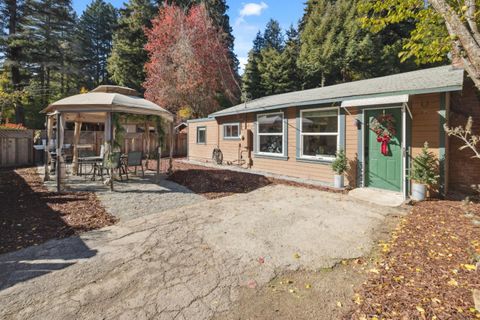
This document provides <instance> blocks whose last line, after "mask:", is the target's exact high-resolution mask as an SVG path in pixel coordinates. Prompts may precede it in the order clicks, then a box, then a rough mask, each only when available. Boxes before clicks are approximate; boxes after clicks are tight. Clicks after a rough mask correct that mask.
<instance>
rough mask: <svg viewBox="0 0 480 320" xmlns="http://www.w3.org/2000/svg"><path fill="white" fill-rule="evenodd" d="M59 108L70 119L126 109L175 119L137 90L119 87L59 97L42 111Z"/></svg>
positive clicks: (97, 116)
mask: <svg viewBox="0 0 480 320" xmlns="http://www.w3.org/2000/svg"><path fill="white" fill-rule="evenodd" d="M55 111H58V112H61V113H64V114H66V118H67V120H72V119H74V118H77V117H80V118H83V120H85V121H91V122H97V121H102V120H103V119H104V117H105V112H122V113H130V114H138V115H154V116H160V117H162V118H164V119H165V120H167V121H170V122H171V121H173V115H172V114H171V113H170V112H169V111H167V110H165V109H164V108H162V107H160V106H158V105H157V104H155V103H153V102H151V101H148V100H146V99H143V98H140V97H138V93H137V92H136V91H135V90H133V89H130V88H126V87H119V86H99V87H97V88H96V89H94V90H92V91H91V92H89V93H83V94H77V95H74V96H70V97H67V98H64V99H61V100H58V101H56V102H54V103H52V104H50V105H49V106H48V107H47V108H45V109H43V110H42V111H41V112H42V113H50V112H55ZM85 113H87V114H88V115H86V114H85ZM83 114H85V115H83Z"/></svg>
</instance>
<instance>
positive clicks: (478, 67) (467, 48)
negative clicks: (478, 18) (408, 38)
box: [428, 0, 480, 89]
mask: <svg viewBox="0 0 480 320" xmlns="http://www.w3.org/2000/svg"><path fill="white" fill-rule="evenodd" d="M428 2H429V3H430V4H431V5H432V7H433V8H434V9H435V11H437V12H438V13H439V14H440V15H441V16H442V18H443V19H444V20H445V24H446V26H447V29H448V32H449V34H450V35H451V36H452V37H454V38H456V39H458V44H459V45H460V46H461V48H460V49H462V50H463V51H464V52H465V57H464V58H465V63H466V66H465V68H466V70H467V72H468V74H469V75H470V77H471V78H472V80H473V81H474V83H475V85H476V86H477V88H479V89H480V45H479V43H477V41H476V39H475V37H476V35H475V30H469V29H468V28H467V26H466V25H465V24H464V23H463V22H462V20H461V18H460V17H459V16H458V15H457V13H456V12H455V11H454V10H453V9H452V8H451V7H450V5H449V4H448V3H447V2H446V0H428Z"/></svg>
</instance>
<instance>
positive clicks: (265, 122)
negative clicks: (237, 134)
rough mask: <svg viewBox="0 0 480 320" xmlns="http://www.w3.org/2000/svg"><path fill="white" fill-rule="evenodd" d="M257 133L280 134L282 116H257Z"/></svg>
mask: <svg viewBox="0 0 480 320" xmlns="http://www.w3.org/2000/svg"><path fill="white" fill-rule="evenodd" d="M258 131H259V132H260V133H282V132H283V116H282V115H281V114H270V115H263V116H258Z"/></svg>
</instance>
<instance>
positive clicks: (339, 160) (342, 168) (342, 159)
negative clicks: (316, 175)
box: [332, 149, 348, 175]
mask: <svg viewBox="0 0 480 320" xmlns="http://www.w3.org/2000/svg"><path fill="white" fill-rule="evenodd" d="M332 169H333V171H334V172H335V173H336V174H338V175H342V174H344V173H345V172H346V171H347V170H348V159H347V156H346V155H345V151H344V150H343V149H340V150H339V151H337V157H336V158H335V160H334V161H333V162H332Z"/></svg>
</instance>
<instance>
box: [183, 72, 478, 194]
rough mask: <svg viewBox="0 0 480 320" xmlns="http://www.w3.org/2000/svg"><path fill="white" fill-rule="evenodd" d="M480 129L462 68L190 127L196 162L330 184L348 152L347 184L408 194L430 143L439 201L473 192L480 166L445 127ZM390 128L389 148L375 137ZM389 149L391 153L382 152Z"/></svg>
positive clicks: (372, 83) (230, 112)
mask: <svg viewBox="0 0 480 320" xmlns="http://www.w3.org/2000/svg"><path fill="white" fill-rule="evenodd" d="M469 115H472V116H474V121H476V122H475V123H476V125H477V126H478V125H479V124H480V103H479V99H478V97H477V92H476V88H475V87H474V86H473V84H472V82H471V81H470V80H469V79H468V78H466V77H465V72H464V70H463V69H461V68H455V67H452V66H442V67H436V68H430V69H425V70H419V71H413V72H407V73H402V74H396V75H391V76H386V77H380V78H374V79H368V80H361V81H354V82H350V83H343V84H338V85H332V86H327V87H322V88H316V89H310V90H304V91H297V92H290V93H285V94H279V95H273V96H268V97H264V98H260V99H256V100H253V101H249V102H247V103H243V104H239V105H237V106H234V107H231V108H228V109H224V110H221V111H218V112H215V113H213V114H211V115H210V116H209V117H208V118H206V119H195V120H190V121H189V122H188V125H189V137H188V158H189V159H190V160H195V161H204V162H205V161H206V162H208V161H212V153H213V151H214V149H215V148H217V147H218V148H219V149H220V151H221V154H222V156H223V162H224V163H228V164H236V165H238V166H243V167H247V168H252V169H254V170H256V171H263V172H269V173H274V174H280V175H286V176H291V177H297V178H304V179H311V180H316V181H320V182H323V183H325V184H326V185H331V184H332V183H333V176H334V173H333V171H332V169H331V166H330V164H331V162H332V161H333V159H334V157H335V153H336V152H337V150H339V149H343V150H345V152H346V155H347V157H348V159H349V162H350V170H349V172H348V174H347V180H348V184H349V185H350V186H351V187H353V188H356V187H372V188H379V189H385V190H392V191H397V192H402V193H403V195H404V197H407V196H408V195H409V194H410V181H409V179H408V172H409V169H410V167H411V164H412V159H413V157H415V156H416V155H417V154H418V153H419V152H420V150H421V148H422V147H423V145H424V142H426V141H427V142H428V143H429V146H430V148H431V151H433V152H434V154H435V155H436V156H437V157H438V159H439V173H440V178H439V186H438V188H437V189H436V190H433V191H434V192H438V193H440V194H445V193H446V192H447V191H449V190H461V191H463V192H464V191H469V192H470V191H475V190H478V189H479V187H480V160H473V159H471V154H470V153H469V151H468V150H463V151H459V150H458V148H459V147H460V146H461V143H460V141H458V140H456V138H453V137H448V136H447V135H446V134H445V131H444V129H443V125H444V124H445V123H448V124H449V125H451V126H457V125H464V124H465V123H466V119H467V118H468V116H469ZM379 123H381V124H382V125H383V127H385V126H390V127H391V128H390V131H392V133H391V134H390V135H389V137H388V138H389V139H388V140H389V141H386V142H385V141H384V140H386V139H384V138H383V133H384V132H383V133H380V134H379V132H378V130H377V132H374V131H375V130H376V129H378V127H379V126H378V124H379ZM382 145H383V147H382Z"/></svg>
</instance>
